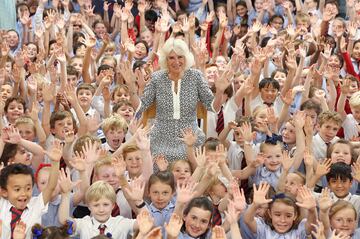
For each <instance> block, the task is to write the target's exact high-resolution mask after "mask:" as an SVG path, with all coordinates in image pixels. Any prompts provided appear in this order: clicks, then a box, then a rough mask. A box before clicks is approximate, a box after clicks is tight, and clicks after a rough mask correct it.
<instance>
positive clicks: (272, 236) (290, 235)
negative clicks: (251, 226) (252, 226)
mask: <svg viewBox="0 0 360 239" xmlns="http://www.w3.org/2000/svg"><path fill="white" fill-rule="evenodd" d="M306 220H307V219H303V220H302V221H301V222H300V223H299V225H298V227H297V228H296V229H292V230H291V231H289V232H286V233H283V234H279V233H277V232H276V231H275V230H273V229H271V227H270V226H269V225H267V224H266V223H265V221H264V220H263V219H262V218H257V217H256V218H255V221H256V225H257V230H256V238H259V239H260V238H261V239H294V238H296V239H306V238H307V235H306V230H305V224H306Z"/></svg>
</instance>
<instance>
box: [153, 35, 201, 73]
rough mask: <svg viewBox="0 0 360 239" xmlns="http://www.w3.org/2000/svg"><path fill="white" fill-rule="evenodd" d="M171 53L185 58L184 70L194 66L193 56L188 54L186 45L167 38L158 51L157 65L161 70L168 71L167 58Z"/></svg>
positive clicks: (179, 40) (177, 40)
mask: <svg viewBox="0 0 360 239" xmlns="http://www.w3.org/2000/svg"><path fill="white" fill-rule="evenodd" d="M171 51H174V52H175V53H176V54H177V55H179V56H184V57H185V70H187V69H189V68H190V67H192V66H193V65H194V63H195V60H194V56H193V54H192V53H191V52H190V50H189V48H188V46H187V44H186V43H185V42H184V41H183V40H181V39H175V38H169V39H168V40H167V41H166V42H165V44H164V46H163V47H162V48H161V50H160V54H159V65H160V67H161V69H164V70H167V69H168V67H167V57H168V55H169V54H170V52H171Z"/></svg>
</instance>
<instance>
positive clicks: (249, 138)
mask: <svg viewBox="0 0 360 239" xmlns="http://www.w3.org/2000/svg"><path fill="white" fill-rule="evenodd" d="M239 130H240V133H241V134H242V136H243V138H244V157H245V160H246V164H247V165H250V164H251V162H252V161H254V152H253V148H252V146H253V138H254V134H253V133H252V132H251V125H250V123H248V122H244V123H243V125H242V126H241V127H240V128H239Z"/></svg>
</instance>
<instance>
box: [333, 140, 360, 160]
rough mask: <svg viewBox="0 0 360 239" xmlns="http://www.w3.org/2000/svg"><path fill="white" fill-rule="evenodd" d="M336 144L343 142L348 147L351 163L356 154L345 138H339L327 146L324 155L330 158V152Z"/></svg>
mask: <svg viewBox="0 0 360 239" xmlns="http://www.w3.org/2000/svg"><path fill="white" fill-rule="evenodd" d="M336 144H345V145H347V146H349V147H350V154H351V163H350V164H353V163H354V162H355V161H356V159H357V155H356V152H355V150H354V146H353V145H352V144H351V143H350V142H349V141H348V140H345V139H339V140H338V141H336V142H335V143H333V144H331V145H330V147H328V149H327V151H326V157H327V158H331V154H332V152H333V150H334V146H335V145H336Z"/></svg>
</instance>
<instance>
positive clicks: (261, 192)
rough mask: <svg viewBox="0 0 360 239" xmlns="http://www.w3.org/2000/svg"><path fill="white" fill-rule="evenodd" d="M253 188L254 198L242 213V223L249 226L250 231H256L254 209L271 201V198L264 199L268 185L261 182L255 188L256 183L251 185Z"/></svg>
mask: <svg viewBox="0 0 360 239" xmlns="http://www.w3.org/2000/svg"><path fill="white" fill-rule="evenodd" d="M253 188H254V199H253V203H252V204H251V205H250V206H249V208H248V209H247V210H246V211H245V214H244V223H245V224H246V225H247V226H248V227H249V229H250V231H251V232H252V233H256V232H257V224H256V221H255V216H256V210H257V209H258V208H259V207H260V206H261V205H262V204H267V203H269V202H271V201H272V200H271V199H266V194H267V192H268V191H269V188H270V185H269V184H267V183H265V182H261V183H260V185H259V187H258V188H256V185H255V184H254V185H253Z"/></svg>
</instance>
